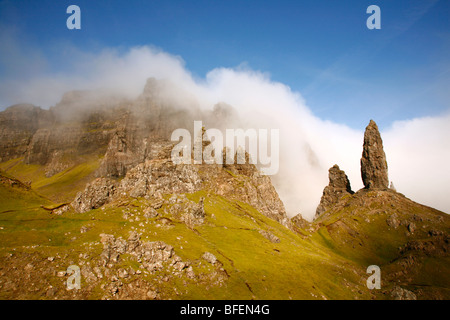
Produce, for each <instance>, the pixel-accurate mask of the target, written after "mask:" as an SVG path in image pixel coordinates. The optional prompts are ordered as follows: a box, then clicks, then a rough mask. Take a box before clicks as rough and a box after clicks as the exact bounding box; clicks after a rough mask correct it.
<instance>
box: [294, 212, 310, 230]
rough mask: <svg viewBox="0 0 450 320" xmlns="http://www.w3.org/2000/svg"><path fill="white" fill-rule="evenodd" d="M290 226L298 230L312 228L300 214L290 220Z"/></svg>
mask: <svg viewBox="0 0 450 320" xmlns="http://www.w3.org/2000/svg"><path fill="white" fill-rule="evenodd" d="M291 224H292V226H294V227H297V228H300V229H309V228H310V227H311V226H312V224H311V222H309V221H308V220H305V219H303V216H302V215H301V214H300V213H299V214H297V215H295V216H293V217H292V218H291Z"/></svg>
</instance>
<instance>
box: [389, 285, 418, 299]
mask: <svg viewBox="0 0 450 320" xmlns="http://www.w3.org/2000/svg"><path fill="white" fill-rule="evenodd" d="M391 297H392V298H394V300H417V297H416V295H415V294H414V293H413V292H411V291H409V290H406V289H403V288H401V287H399V286H395V287H394V289H392V291H391Z"/></svg>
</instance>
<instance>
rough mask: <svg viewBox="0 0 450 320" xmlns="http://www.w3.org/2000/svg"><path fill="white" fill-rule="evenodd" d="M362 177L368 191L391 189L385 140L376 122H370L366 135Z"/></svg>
mask: <svg viewBox="0 0 450 320" xmlns="http://www.w3.org/2000/svg"><path fill="white" fill-rule="evenodd" d="M361 177H362V180H363V183H364V187H365V188H366V189H372V190H375V189H377V190H386V189H388V187H389V179H388V166H387V161H386V154H385V153H384V150H383V140H381V135H380V132H379V131H378V126H377V124H376V123H375V121H373V120H370V123H369V125H368V126H367V127H366V131H365V133H364V145H363V152H362V158H361Z"/></svg>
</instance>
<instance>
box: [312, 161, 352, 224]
mask: <svg viewBox="0 0 450 320" xmlns="http://www.w3.org/2000/svg"><path fill="white" fill-rule="evenodd" d="M328 179H329V183H328V185H327V186H326V187H325V189H324V190H323V194H322V198H321V199H320V203H319V206H318V207H317V210H316V216H315V218H317V217H319V216H320V215H321V214H322V213H324V212H325V211H327V210H328V209H330V208H331V207H332V206H333V205H334V204H336V203H337V202H338V201H339V200H340V199H341V198H342V197H343V196H345V195H350V194H353V193H354V192H353V191H352V188H351V186H350V181H349V180H348V177H347V175H346V174H345V172H344V171H343V170H341V169H340V168H339V166H338V165H337V164H335V165H334V166H333V167H331V168H330V169H329V170H328Z"/></svg>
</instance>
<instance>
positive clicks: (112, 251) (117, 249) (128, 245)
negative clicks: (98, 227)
mask: <svg viewBox="0 0 450 320" xmlns="http://www.w3.org/2000/svg"><path fill="white" fill-rule="evenodd" d="M100 237H101V240H100V242H101V243H102V244H103V251H102V253H101V254H100V260H101V262H102V264H103V266H104V267H111V266H113V265H114V264H116V263H118V262H119V260H120V257H121V256H122V255H123V254H125V253H128V254H130V255H131V256H133V257H134V260H136V261H137V262H138V263H142V266H143V267H144V268H145V269H147V270H148V271H150V272H155V271H160V270H162V269H164V268H165V267H167V266H171V267H172V268H173V269H174V270H177V271H178V272H181V271H183V270H184V271H186V272H187V274H188V275H189V274H191V275H194V274H193V272H192V268H188V267H189V263H188V262H184V261H182V259H181V258H180V257H179V256H178V255H176V254H175V251H174V249H173V247H172V246H170V245H168V244H166V243H165V242H162V241H152V242H149V241H141V240H140V236H139V234H138V233H136V232H133V233H131V234H130V236H129V238H128V240H125V239H123V238H121V237H118V238H116V237H114V236H113V235H111V234H101V235H100ZM186 269H187V270H186Z"/></svg>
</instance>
